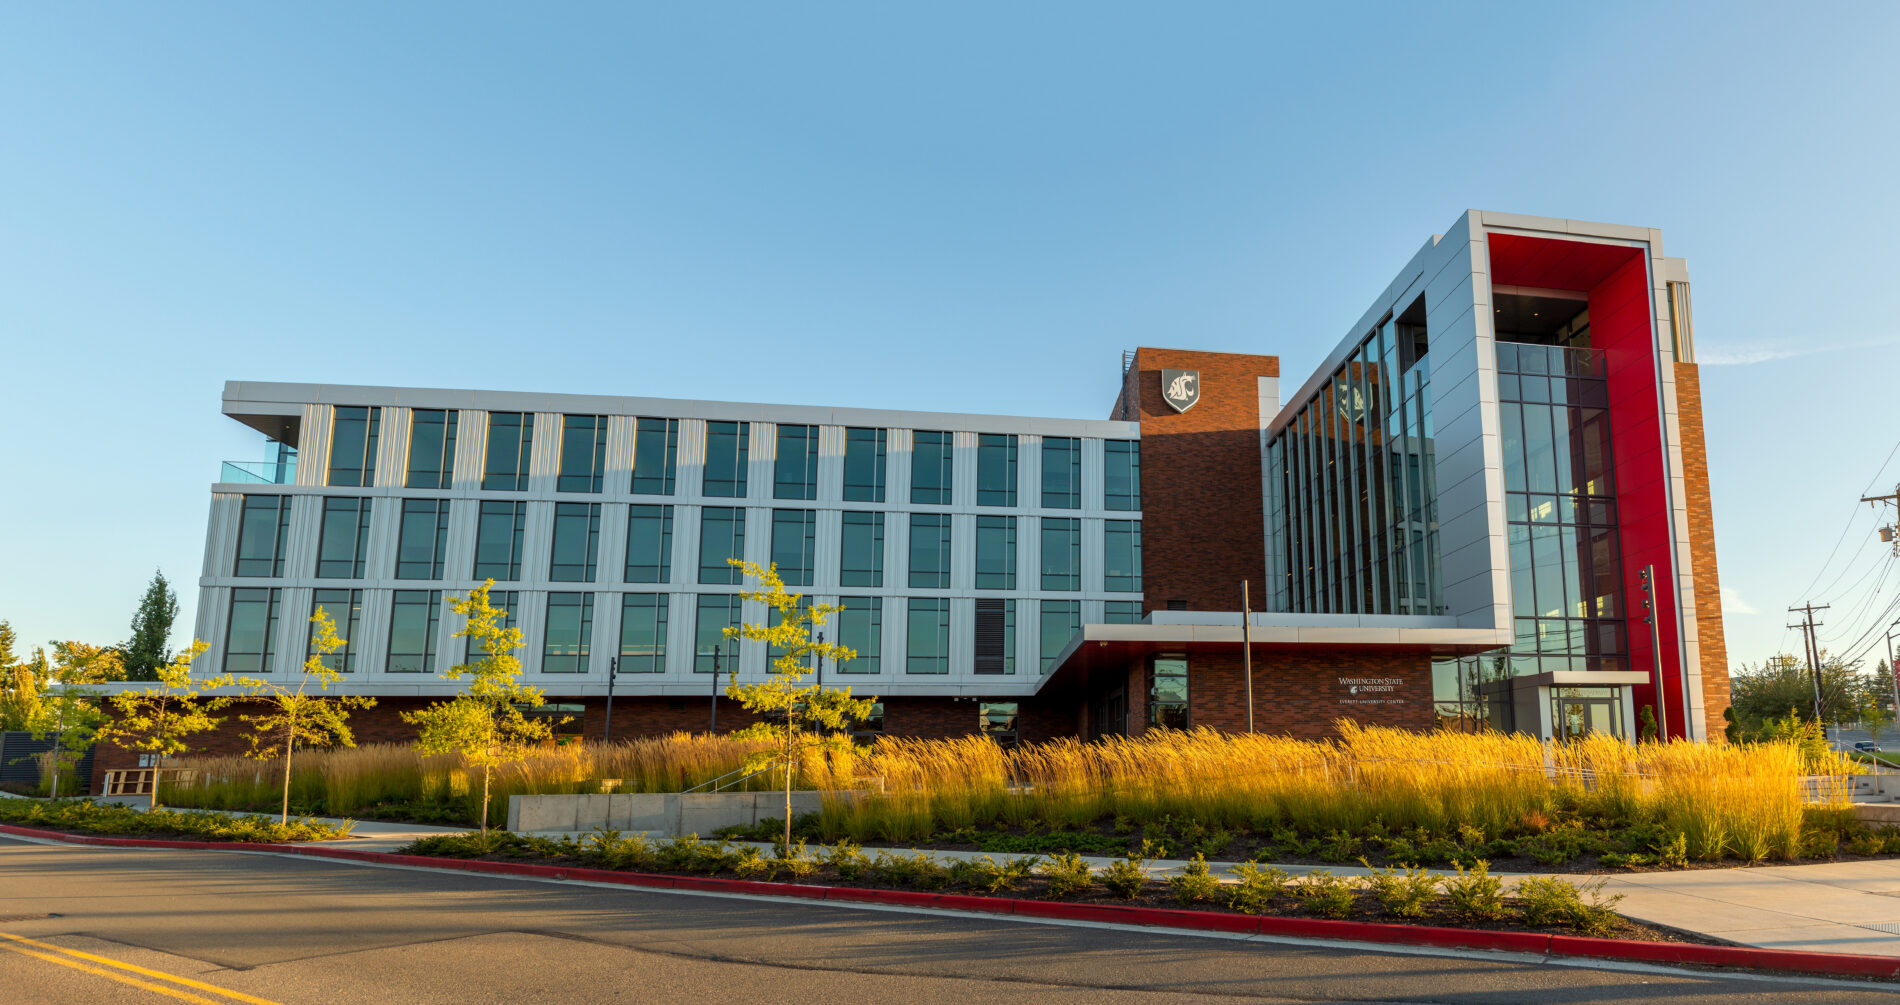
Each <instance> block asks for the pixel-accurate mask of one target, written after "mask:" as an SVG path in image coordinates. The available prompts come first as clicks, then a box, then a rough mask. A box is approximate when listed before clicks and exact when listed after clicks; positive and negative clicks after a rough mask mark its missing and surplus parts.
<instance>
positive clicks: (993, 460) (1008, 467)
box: [976, 433, 1016, 506]
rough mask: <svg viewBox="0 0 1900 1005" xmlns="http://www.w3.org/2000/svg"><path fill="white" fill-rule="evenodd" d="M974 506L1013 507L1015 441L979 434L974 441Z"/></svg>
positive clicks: (999, 434) (998, 434)
mask: <svg viewBox="0 0 1900 1005" xmlns="http://www.w3.org/2000/svg"><path fill="white" fill-rule="evenodd" d="M976 504H977V505H978V506H1014V505H1016V437H1015V436H1013V435H1010V434H1008V433H983V434H982V435H980V436H978V437H977V438H976Z"/></svg>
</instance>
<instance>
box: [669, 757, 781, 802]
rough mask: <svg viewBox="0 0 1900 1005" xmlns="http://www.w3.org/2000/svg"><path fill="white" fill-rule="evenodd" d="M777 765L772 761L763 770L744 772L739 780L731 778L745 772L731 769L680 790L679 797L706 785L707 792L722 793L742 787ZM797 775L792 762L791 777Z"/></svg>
mask: <svg viewBox="0 0 1900 1005" xmlns="http://www.w3.org/2000/svg"><path fill="white" fill-rule="evenodd" d="M779 763H780V762H778V761H773V762H772V763H770V764H767V765H766V766H765V767H763V768H760V769H758V770H756V771H750V772H746V774H745V775H743V776H742V777H739V778H732V776H734V775H737V774H739V773H740V772H742V771H745V769H744V768H734V769H732V770H731V771H728V772H726V773H725V774H723V775H720V776H719V777H718V778H709V779H707V780H705V781H703V782H700V783H699V784H698V785H695V786H693V787H692V788H690V789H682V790H680V795H682V796H683V795H687V794H688V793H692V792H698V791H699V790H701V789H704V788H706V787H707V786H708V785H710V786H712V788H711V789H709V790H708V791H709V792H722V791H724V790H726V789H729V788H731V787H733V786H735V785H743V784H745V783H746V782H747V781H750V780H751V779H754V778H757V777H759V776H760V775H763V774H765V773H766V772H768V771H774V770H777V768H778V766H779ZM797 775H798V764H797V762H793V763H792V776H793V777H794V778H796V777H797ZM728 778H731V779H732V780H731V781H726V779H728Z"/></svg>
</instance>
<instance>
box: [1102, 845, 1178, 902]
mask: <svg viewBox="0 0 1900 1005" xmlns="http://www.w3.org/2000/svg"><path fill="white" fill-rule="evenodd" d="M1197 857H1199V856H1197ZM1147 883H1148V860H1147V859H1144V858H1141V857H1140V856H1138V855H1130V856H1128V857H1127V858H1124V859H1117V860H1115V861H1113V862H1110V863H1109V864H1108V868H1106V869H1103V870H1102V885H1103V886H1105V887H1107V888H1108V892H1110V893H1112V894H1114V895H1115V896H1117V897H1120V898H1121V899H1123V900H1134V899H1135V898H1136V897H1138V896H1140V895H1141V888H1142V887H1143V886H1145V885H1147Z"/></svg>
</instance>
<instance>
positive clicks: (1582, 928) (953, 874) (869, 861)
mask: <svg viewBox="0 0 1900 1005" xmlns="http://www.w3.org/2000/svg"><path fill="white" fill-rule="evenodd" d="M402 854H406V855H419V856H432V857H438V858H460V859H479V860H483V861H505V862H536V863H544V864H550V865H565V866H572V867H580V868H591V869H607V870H617V871H625V872H637V873H658V874H672V875H697V876H715V877H726V878H731V879H739V880H752V881H765V882H772V881H779V882H786V883H799V884H810V885H820V886H842V887H852V888H859V889H872V890H910V891H923V892H950V893H967V894H975V895H978V896H990V897H1011V898H1019V899H1035V900H1046V901H1060V902H1065V903H1081V904H1116V905H1124V906H1133V907H1150V908H1166V909H1174V910H1181V909H1186V910H1193V911H1207V912H1225V913H1234V914H1244V915H1260V916H1271V917H1308V918H1324V919H1329V920H1347V921H1369V922H1381V923H1397V924H1410V925H1428V926H1434V927H1446V928H1468V929H1475V930H1485V931H1510V932H1536V933H1546V934H1565V935H1570V934H1581V935H1588V936H1595V937H1606V938H1618V939H1634V940H1639V941H1651V942H1697V943H1703V944H1715V943H1712V942H1711V941H1710V940H1705V939H1701V938H1699V937H1696V936H1693V935H1689V934H1686V933H1682V932H1677V931H1674V930H1671V929H1665V928H1660V927H1657V926H1652V925H1646V924H1643V923H1641V922H1636V921H1632V920H1630V919H1628V918H1625V917H1623V916H1622V915H1620V914H1617V913H1616V911H1615V904H1616V901H1617V900H1619V899H1621V898H1620V896H1613V897H1606V896H1604V895H1602V893H1601V887H1602V880H1597V881H1594V882H1586V883H1582V884H1577V883H1572V882H1569V881H1566V880H1562V879H1556V878H1552V877H1532V878H1530V879H1526V880H1521V881H1519V882H1518V883H1515V884H1510V885H1507V884H1505V883H1504V882H1503V881H1501V880H1499V879H1498V878H1497V877H1496V876H1493V875H1491V874H1490V872H1489V871H1488V869H1487V868H1486V866H1485V864H1484V863H1476V864H1475V865H1474V867H1473V868H1472V869H1471V870H1469V871H1463V870H1461V871H1460V873H1459V875H1457V876H1452V877H1441V876H1436V875H1432V874H1430V873H1427V872H1425V871H1424V870H1420V869H1412V870H1403V871H1401V870H1392V869H1388V870H1381V871H1379V872H1376V873H1375V874H1374V875H1372V876H1369V877H1348V876H1335V875H1332V874H1330V873H1326V872H1317V873H1313V874H1309V875H1307V876H1303V877H1293V876H1289V875H1288V874H1287V873H1285V872H1283V871H1282V870H1279V869H1275V868H1272V867H1271V866H1254V865H1243V866H1242V867H1240V869H1239V870H1238V876H1239V879H1238V882H1229V883H1222V882H1220V881H1219V880H1218V879H1217V878H1216V877H1215V876H1213V875H1212V874H1211V872H1210V871H1209V870H1208V869H1207V866H1206V863H1205V861H1197V862H1196V863H1195V864H1194V865H1192V866H1190V867H1189V869H1188V870H1187V871H1186V873H1185V874H1183V875H1178V876H1173V877H1169V878H1166V879H1158V878H1155V877H1151V876H1149V875H1147V871H1148V870H1147V864H1146V863H1145V862H1144V861H1142V860H1140V859H1124V860H1122V861H1120V862H1116V863H1113V864H1111V865H1110V866H1109V867H1107V868H1106V869H1099V870H1091V869H1090V867H1089V866H1088V864H1087V863H1085V862H1083V861H1082V859H1081V858H1080V856H1077V855H1075V854H1073V853H1067V854H1057V855H1052V856H1048V857H1037V858H1034V859H1026V860H1015V861H1009V862H999V861H996V860H994V859H991V858H989V857H985V858H983V859H976V860H962V861H958V862H954V863H950V864H948V865H945V864H943V863H939V862H937V861H935V860H934V859H933V858H932V857H931V856H929V855H927V854H923V853H920V852H916V851H910V852H893V851H874V852H869V853H867V852H866V851H864V850H863V849H861V848H859V847H858V846H856V845H853V844H851V843H850V842H839V843H837V844H834V845H831V846H827V847H817V848H810V847H808V846H807V845H806V844H805V843H804V842H802V841H801V842H797V843H796V844H795V845H794V846H793V848H792V850H791V852H790V853H789V854H788V853H786V852H785V851H784V849H783V848H782V847H780V848H779V849H778V850H776V851H773V852H766V851H762V850H761V849H759V848H757V847H754V846H751V845H734V844H732V843H730V842H728V841H725V840H718V841H701V840H699V839H698V838H696V837H685V838H677V839H673V840H669V841H659V842H654V841H649V840H647V839H646V838H644V837H643V836H641V835H637V834H636V835H631V836H623V835H621V834H620V833H618V832H616V831H597V832H595V833H594V834H592V835H589V836H587V837H584V838H573V837H567V838H558V839H557V838H544V837H535V836H532V835H519V834H511V833H508V832H505V831H491V832H489V833H487V834H482V833H479V832H469V833H466V834H444V835H436V836H431V837H427V838H422V839H419V840H417V841H415V842H413V843H411V844H410V845H408V846H406V847H405V848H403V849H402Z"/></svg>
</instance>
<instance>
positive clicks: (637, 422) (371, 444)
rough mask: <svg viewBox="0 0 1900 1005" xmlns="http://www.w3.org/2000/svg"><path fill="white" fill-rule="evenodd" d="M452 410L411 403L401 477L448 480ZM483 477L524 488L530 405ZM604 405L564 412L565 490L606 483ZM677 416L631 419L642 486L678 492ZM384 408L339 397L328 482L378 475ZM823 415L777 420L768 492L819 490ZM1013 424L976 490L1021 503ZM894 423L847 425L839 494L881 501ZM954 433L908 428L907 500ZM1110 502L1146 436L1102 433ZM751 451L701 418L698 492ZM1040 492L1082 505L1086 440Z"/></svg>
mask: <svg viewBox="0 0 1900 1005" xmlns="http://www.w3.org/2000/svg"><path fill="white" fill-rule="evenodd" d="M459 414H460V413H459V412H457V411H454V410H450V409H426V408H418V409H414V410H412V412H411V421H410V426H409V468H408V471H407V472H406V473H405V480H404V482H403V484H404V486H405V487H406V488H412V489H415V488H421V489H440V488H448V487H449V485H450V482H451V480H452V476H453V470H454V466H455V463H454V462H455V434H456V422H457V416H458V415H459ZM487 415H488V439H487V441H486V447H485V449H484V452H483V460H482V480H481V486H482V488H483V489H485V490H491V491H524V490H526V489H527V488H528V462H529V458H530V457H531V456H532V454H533V451H534V413H532V412H489V413H487ZM607 418H608V417H607V416H605V415H563V416H561V443H560V449H559V450H558V451H557V455H558V458H559V463H560V470H559V473H558V474H557V475H556V477H555V483H554V487H555V490H556V491H558V492H600V491H601V490H602V488H603V478H604V476H605V473H606V470H607ZM679 424H680V420H678V419H656V418H646V417H641V418H636V419H634V447H633V478H632V483H631V491H632V492H633V493H634V494H636V495H673V494H674V489H675V487H676V484H677V480H678V471H679ZM381 425H382V409H381V408H378V407H360V406H359V407H351V406H342V405H339V406H337V407H336V409H335V414H334V418H333V420H332V427H331V429H332V432H331V444H330V468H329V472H328V481H327V484H329V485H341V486H369V485H374V484H375V479H376V442H377V436H378V434H379V430H380V428H381ZM818 429H819V427H817V426H807V425H788V424H781V425H779V426H777V427H776V434H775V435H776V436H777V443H776V449H775V451H774V457H775V460H774V462H773V469H772V498H774V499H816V498H818ZM1016 439H1017V438H1016V436H1015V434H1013V433H982V434H980V435H978V437H977V450H976V483H977V484H976V501H977V505H979V506H1009V507H1014V506H1016V505H1018V492H1017V476H1016V453H1017V442H1016ZM889 441H890V430H887V429H875V428H864V427H858V426H851V427H847V428H846V429H845V431H844V484H843V497H844V499H845V500H846V501H847V502H877V503H881V502H884V501H885V490H886V470H885V469H886V454H887V452H888V447H889ZM953 441H954V435H953V434H951V433H948V432H940V431H932V430H918V431H916V432H914V433H912V434H911V473H910V501H911V502H913V503H926V504H931V505H948V504H949V503H950V502H951V490H952V487H953V486H952V477H951V457H952V453H953V451H952V443H953ZM1104 453H1105V458H1106V460H1105V470H1104V475H1105V487H1104V496H1103V503H1102V504H1103V507H1104V508H1105V509H1110V510H1123V511H1135V510H1139V509H1141V444H1140V442H1139V441H1137V440H1107V441H1105V451H1104ZM751 455H752V426H751V424H750V423H747V422H737V421H734V422H721V421H711V420H709V421H708V422H707V423H706V462H705V465H704V469H703V474H702V477H703V482H702V484H701V488H700V491H701V493H702V494H704V495H707V496H714V497H721V498H744V497H745V496H746V492H747V485H746V472H747V468H748V467H749V462H750V460H751ZM1038 488H1039V490H1040V491H1039V494H1038V495H1037V496H1036V498H1038V499H1039V500H1040V501H1041V505H1042V506H1043V508H1045V509H1081V508H1082V441H1081V440H1080V439H1079V438H1076V437H1072V436H1049V437H1044V438H1043V439H1042V484H1041V485H1040V486H1039V487H1038Z"/></svg>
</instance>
